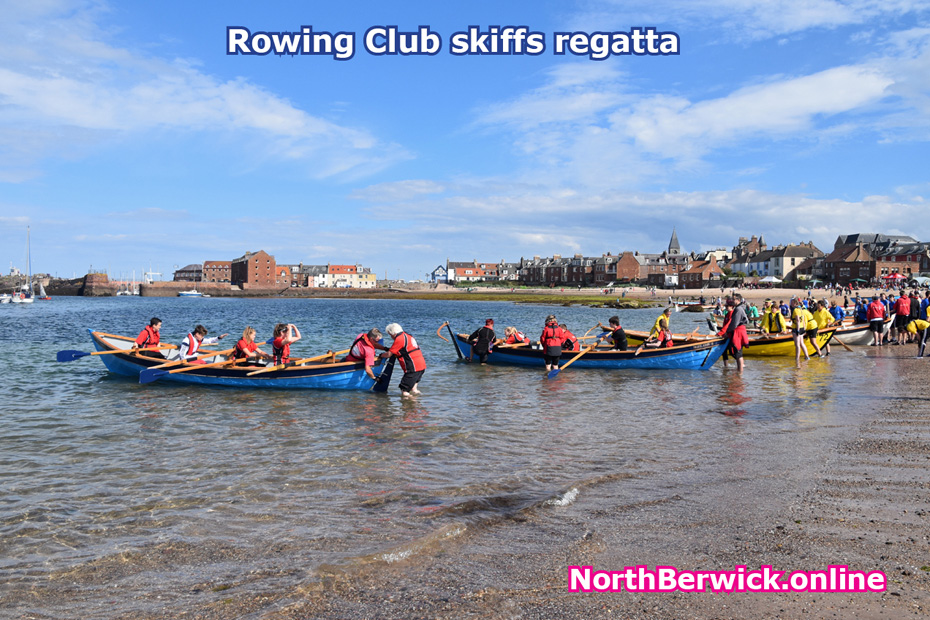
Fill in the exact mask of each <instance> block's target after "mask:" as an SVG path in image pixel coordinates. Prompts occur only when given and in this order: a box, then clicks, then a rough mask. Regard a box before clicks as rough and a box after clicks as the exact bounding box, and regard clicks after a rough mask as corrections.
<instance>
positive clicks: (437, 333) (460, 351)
mask: <svg viewBox="0 0 930 620" xmlns="http://www.w3.org/2000/svg"><path fill="white" fill-rule="evenodd" d="M443 327H445V328H447V329H448V330H449V337H450V338H452V340H449V339H447V338H446V337H445V336H443V335H442V334H440V333H439V332H440V330H442V328H443ZM436 335H437V336H439V337H440V338H442V339H443V340H445V341H446V342H452V346H454V347H455V353H456V354H457V355H458V356H459V359H464V357H465V356H464V355H462V350H461V349H459V345H458V343H457V342H455V334H453V333H452V327H451V326H450V325H449V321H446V322H445V323H443V324H442V325H440V326H439V327H438V328H437V329H436Z"/></svg>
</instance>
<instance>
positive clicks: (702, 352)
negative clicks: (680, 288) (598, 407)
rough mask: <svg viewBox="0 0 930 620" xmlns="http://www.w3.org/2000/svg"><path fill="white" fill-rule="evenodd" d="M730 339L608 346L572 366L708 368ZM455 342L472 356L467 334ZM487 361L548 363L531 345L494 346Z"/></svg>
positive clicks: (565, 359)
mask: <svg viewBox="0 0 930 620" xmlns="http://www.w3.org/2000/svg"><path fill="white" fill-rule="evenodd" d="M728 342H729V341H728V340H725V339H723V338H713V339H708V340H704V341H701V342H696V343H691V344H683V345H678V346H674V347H666V348H661V349H653V348H646V349H643V350H642V351H641V352H640V354H639V355H635V349H630V350H628V351H618V350H616V349H611V348H608V347H607V346H606V345H605V346H602V347H598V348H596V349H594V350H592V351H589V352H587V353H585V354H584V355H583V356H581V357H580V358H578V360H577V361H576V362H573V363H572V368H603V369H623V368H646V369H664V370H673V369H678V370H707V369H708V368H710V367H711V366H713V365H714V363H715V362H716V361H717V359H718V358H719V357H720V356H721V355H723V351H724V349H725V348H726V346H727V344H728ZM455 344H456V346H457V347H458V348H459V350H460V351H461V352H462V354H463V355H464V356H466V357H468V356H470V355H471V345H470V344H468V334H458V335H457V336H456V338H455ZM578 353H579V351H563V352H562V358H561V363H562V364H565V363H566V362H568V361H569V360H571V359H572V358H574V357H575V356H576V355H578ZM488 364H507V365H517V366H538V367H540V368H542V367H545V365H546V363H545V360H544V359H543V353H542V350H541V349H534V348H532V347H531V346H530V345H528V344H524V345H509V346H499V347H495V348H494V349H492V351H491V353H490V354H489V355H488Z"/></svg>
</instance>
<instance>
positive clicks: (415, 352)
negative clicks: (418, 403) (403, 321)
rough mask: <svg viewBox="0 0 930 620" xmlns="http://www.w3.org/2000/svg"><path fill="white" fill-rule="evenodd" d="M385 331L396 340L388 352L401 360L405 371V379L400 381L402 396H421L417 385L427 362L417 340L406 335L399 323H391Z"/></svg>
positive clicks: (401, 365)
mask: <svg viewBox="0 0 930 620" xmlns="http://www.w3.org/2000/svg"><path fill="white" fill-rule="evenodd" d="M384 331H386V332H387V335H388V336H390V337H391V338H393V339H394V344H392V345H391V348H390V349H388V352H389V353H391V355H394V356H396V357H397V359H398V360H400V367H401V369H402V370H403V371H404V377H403V378H402V379H401V380H400V394H401V396H403V397H405V398H406V397H409V396H410V395H412V394H419V393H420V390H418V389H417V385H418V384H419V383H420V379H421V378H422V377H423V372H424V371H425V370H426V360H425V359H423V352H422V351H420V347H419V345H417V341H416V339H415V338H414V337H413V336H411V335H410V334H408V333H405V332H404V328H402V327H401V326H400V325H398V324H397V323H391V324H390V325H388V326H387V327H386V328H385V329H384Z"/></svg>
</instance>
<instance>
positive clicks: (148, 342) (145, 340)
mask: <svg viewBox="0 0 930 620" xmlns="http://www.w3.org/2000/svg"><path fill="white" fill-rule="evenodd" d="M159 331H161V319H160V318H158V317H157V316H153V317H152V320H151V321H149V324H148V325H146V326H145V327H144V328H142V331H141V332H139V335H138V336H137V337H136V347H137V348H139V349H142V348H146V347H157V346H158V343H159V342H161V334H159V333H158V332H159ZM139 355H144V356H146V357H160V358H162V359H165V356H164V355H162V352H161V351H142V352H141V353H139Z"/></svg>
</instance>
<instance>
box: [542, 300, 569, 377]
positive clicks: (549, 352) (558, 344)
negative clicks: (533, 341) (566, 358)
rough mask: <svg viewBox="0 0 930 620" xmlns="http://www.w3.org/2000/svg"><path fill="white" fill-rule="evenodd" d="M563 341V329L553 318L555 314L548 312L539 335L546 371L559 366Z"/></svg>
mask: <svg viewBox="0 0 930 620" xmlns="http://www.w3.org/2000/svg"><path fill="white" fill-rule="evenodd" d="M563 342H565V330H563V329H562V328H561V327H560V326H559V322H558V321H556V320H555V315H554V314H550V315H549V316H547V317H546V326H545V327H544V328H543V331H542V335H540V336H539V344H541V345H542V351H543V358H544V359H545V360H546V372H549V371H550V370H554V369H556V368H558V367H559V360H560V359H562V343H563Z"/></svg>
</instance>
